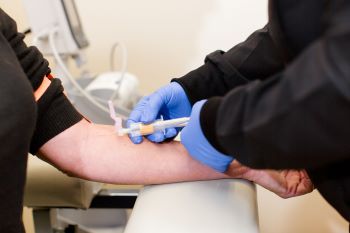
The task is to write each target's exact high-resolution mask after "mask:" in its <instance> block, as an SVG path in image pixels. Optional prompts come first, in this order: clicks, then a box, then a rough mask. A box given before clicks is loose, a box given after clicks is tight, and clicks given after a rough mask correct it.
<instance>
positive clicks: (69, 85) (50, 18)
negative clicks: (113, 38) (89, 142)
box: [23, 0, 139, 123]
mask: <svg viewBox="0 0 350 233" xmlns="http://www.w3.org/2000/svg"><path fill="white" fill-rule="evenodd" d="M23 3H24V6H25V9H26V10H27V14H28V20H29V22H30V25H31V31H32V33H33V42H34V45H36V46H37V47H38V48H39V50H40V51H41V52H42V53H43V54H45V55H49V56H53V57H54V59H55V60H54V61H55V62H56V64H57V66H56V67H55V66H53V67H54V69H53V72H54V74H55V76H56V77H59V78H60V79H61V80H62V83H63V86H64V87H65V90H66V92H67V95H68V97H69V98H70V100H71V101H72V102H73V104H74V105H75V107H76V108H77V109H78V110H79V111H80V112H81V113H82V114H84V115H86V116H87V117H88V118H90V119H91V120H92V121H94V122H96V123H110V122H109V121H108V120H107V121H106V119H108V118H106V117H105V116H104V115H105V114H104V115H102V114H101V113H108V108H106V105H107V101H108V100H112V101H113V103H114V104H116V105H117V106H118V107H117V112H116V114H117V115H118V116H120V117H122V118H126V117H127V116H128V115H129V113H130V111H131V109H132V108H133V105H134V104H135V103H136V102H137V100H138V99H139V95H138V94H137V89H138V85H139V82H138V79H137V78H136V77H135V76H134V75H132V74H130V73H127V72H126V69H127V50H126V46H125V45H124V44H123V43H121V42H118V43H115V44H114V45H113V46H112V49H111V55H110V57H111V58H110V60H111V69H113V70H111V71H110V72H105V73H103V74H101V75H97V77H96V78H93V77H91V76H90V75H86V74H87V73H88V72H86V69H85V70H83V74H82V75H81V77H80V78H75V77H74V76H73V75H72V74H71V73H70V71H69V68H68V61H69V60H68V59H69V58H73V60H74V61H75V62H76V64H77V66H78V67H81V66H82V65H83V64H85V63H86V62H87V61H86V59H85V57H84V53H83V52H84V51H83V49H84V48H86V47H87V46H88V41H87V39H86V36H85V34H84V30H83V27H82V24H81V22H80V18H79V14H78V11H77V8H76V5H75V1H74V0H50V1H47V0H23ZM38 6H40V7H38ZM38 11H40V13H39V12H38ZM117 47H119V48H121V55H122V65H121V70H120V72H117V71H115V70H114V53H115V51H116V48H117ZM106 77H108V78H109V79H110V80H109V82H108V83H109V84H111V83H112V84H113V85H108V86H107V85H105V84H106V83H107V82H106ZM101 110H102V111H101Z"/></svg>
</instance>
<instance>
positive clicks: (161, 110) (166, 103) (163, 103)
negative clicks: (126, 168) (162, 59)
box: [127, 82, 192, 144]
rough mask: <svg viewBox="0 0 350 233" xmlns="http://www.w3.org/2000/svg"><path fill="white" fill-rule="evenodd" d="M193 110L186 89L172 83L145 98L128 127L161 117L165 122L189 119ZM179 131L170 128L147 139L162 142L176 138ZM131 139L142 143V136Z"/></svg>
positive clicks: (131, 117) (138, 104) (129, 121)
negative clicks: (182, 118)
mask: <svg viewBox="0 0 350 233" xmlns="http://www.w3.org/2000/svg"><path fill="white" fill-rule="evenodd" d="M191 108H192V107H191V104H190V101H189V100H188V98H187V95H186V93H185V91H184V89H183V88H182V87H181V86H180V84H178V83H176V82H172V83H170V84H168V85H166V86H164V87H162V88H160V89H159V90H157V91H156V92H154V93H153V94H151V95H149V96H145V97H143V98H142V99H141V100H140V101H139V102H138V103H137V104H136V107H135V108H134V110H133V111H132V112H131V114H130V116H129V119H128V120H127V126H128V127H129V125H130V124H131V123H135V122H142V123H146V124H148V123H152V122H153V121H155V120H157V119H160V118H161V116H162V117H163V119H164V120H169V119H174V118H179V117H188V116H190V114H191ZM179 130H180V129H178V128H168V129H166V130H165V131H164V132H156V133H154V134H151V135H148V136H147V138H148V139H149V140H150V141H153V142H162V141H164V140H165V139H167V138H172V137H175V136H176V135H177V133H178V132H179ZM130 139H131V141H132V142H133V143H135V144H139V143H141V142H142V136H137V137H130Z"/></svg>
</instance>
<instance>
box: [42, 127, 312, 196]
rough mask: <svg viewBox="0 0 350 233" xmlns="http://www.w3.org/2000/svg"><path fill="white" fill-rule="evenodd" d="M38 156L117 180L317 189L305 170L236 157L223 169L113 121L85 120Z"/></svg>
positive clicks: (95, 177)
mask: <svg viewBox="0 0 350 233" xmlns="http://www.w3.org/2000/svg"><path fill="white" fill-rule="evenodd" d="M38 156H39V157H40V158H41V159H43V160H45V161H47V162H49V163H51V164H52V165H54V166H55V167H57V168H58V169H60V170H61V171H63V172H65V173H67V174H68V175H71V176H76V177H79V178H83V179H87V180H92V181H98V182H104V183H114V184H162V183H173V182H182V181H194V180H212V179H228V178H239V179H246V180H250V181H253V182H255V183H257V184H259V185H261V186H263V187H265V188H267V189H269V190H270V191H272V192H274V193H276V194H277V195H279V196H281V197H283V198H288V197H293V196H298V195H302V194H305V193H308V192H311V191H312V190H313V185H312V182H311V181H310V179H309V177H308V176H307V173H306V172H305V171H295V170H283V171H274V170H254V169H250V168H248V167H246V166H243V165H242V164H240V163H239V162H238V161H234V162H233V163H232V164H231V165H230V167H229V169H228V170H227V172H226V173H224V174H223V173H218V172H216V171H214V170H212V169H211V168H209V167H207V166H205V165H202V164H201V163H199V162H197V161H196V160H194V159H192V158H191V156H189V154H188V153H187V151H186V150H185V148H184V147H183V146H182V145H181V144H180V143H179V142H175V141H173V142H168V143H161V144H154V143H151V142H149V141H147V140H144V142H143V143H142V144H139V145H135V144H133V143H132V142H131V141H130V140H129V138H128V137H125V136H122V137H121V136H117V134H116V133H115V129H114V127H113V126H106V125H97V124H91V123H89V122H87V121H86V120H81V121H80V122H78V123H77V124H75V125H73V126H72V127H70V128H68V129H66V130H65V131H63V132H62V133H60V134H58V135H57V136H55V137H54V138H52V139H51V140H49V141H48V142H47V143H45V144H44V145H43V146H42V147H41V148H40V150H39V153H38Z"/></svg>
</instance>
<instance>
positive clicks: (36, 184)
mask: <svg viewBox="0 0 350 233" xmlns="http://www.w3.org/2000/svg"><path fill="white" fill-rule="evenodd" d="M101 186H102V184H99V183H95V182H90V181H85V180H81V179H78V178H73V177H69V176H67V175H66V174H64V173H62V172H61V171H59V170H57V169H56V168H54V167H53V166H51V165H50V164H48V163H46V162H43V161H42V160H40V159H38V158H37V157H35V156H31V155H29V160H28V168H27V182H26V187H25V195H24V205H25V206H28V207H74V208H84V209H85V208H88V207H89V206H90V203H91V200H92V199H93V197H94V196H95V195H96V193H97V192H98V191H99V190H100V189H101Z"/></svg>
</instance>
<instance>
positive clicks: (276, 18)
mask: <svg viewBox="0 0 350 233" xmlns="http://www.w3.org/2000/svg"><path fill="white" fill-rule="evenodd" d="M174 81H177V82H178V83H180V85H182V87H183V88H184V90H185V91H186V94H187V95H188V97H189V99H190V102H191V103H192V104H194V103H195V102H197V101H199V100H201V99H208V101H207V102H206V103H205V105H204V106H203V108H202V111H201V114H200V121H201V126H202V129H203V132H204V134H205V136H206V137H207V139H208V140H209V141H210V143H211V144H212V145H213V146H214V147H215V148H216V149H218V150H219V151H221V152H223V153H225V154H228V155H231V156H233V157H234V158H236V159H237V160H239V161H240V162H241V163H243V164H245V165H247V166H249V167H253V168H261V169H263V168H272V169H298V168H304V169H307V171H308V173H309V175H310V176H311V179H312V181H313V182H314V184H315V186H316V187H317V188H318V190H319V191H320V193H321V194H322V195H323V196H324V197H325V198H326V199H327V200H328V201H329V202H330V203H331V204H332V205H333V206H334V207H335V208H336V209H337V210H338V211H339V213H340V214H342V216H343V217H344V218H346V219H347V220H348V221H349V220H350V169H349V165H350V137H349V135H350V124H349V119H350V1H348V0H275V1H272V0H270V1H269V22H268V24H267V25H266V26H265V27H264V28H263V29H261V30H258V31H256V32H254V33H253V34H252V35H251V36H250V37H249V38H248V39H247V40H246V41H244V42H243V43H241V44H238V45H237V46H235V47H233V48H232V49H230V50H229V51H227V52H223V51H216V52H214V53H212V54H210V55H208V56H207V58H206V60H205V64H204V65H203V66H201V67H199V68H198V69H197V70H194V71H192V72H190V73H188V74H187V75H185V76H184V77H182V78H180V79H175V80H174Z"/></svg>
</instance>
